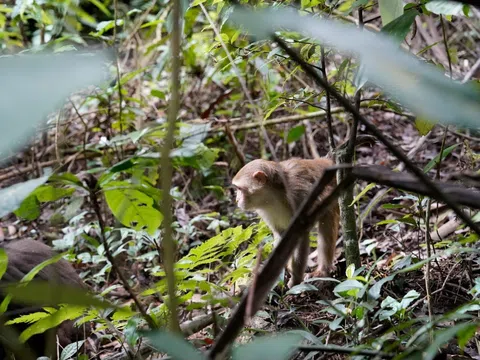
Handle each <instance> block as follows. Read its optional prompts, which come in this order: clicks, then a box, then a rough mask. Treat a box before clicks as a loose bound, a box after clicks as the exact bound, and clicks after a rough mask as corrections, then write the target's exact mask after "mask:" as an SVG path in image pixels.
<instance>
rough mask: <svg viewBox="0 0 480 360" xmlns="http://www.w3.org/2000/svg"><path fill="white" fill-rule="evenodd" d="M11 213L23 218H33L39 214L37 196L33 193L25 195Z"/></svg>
mask: <svg viewBox="0 0 480 360" xmlns="http://www.w3.org/2000/svg"><path fill="white" fill-rule="evenodd" d="M13 213H14V214H15V215H17V216H18V217H21V218H23V219H25V220H30V221H32V220H35V219H36V218H38V217H39V216H40V214H41V210H40V203H39V202H38V200H37V197H36V196H34V195H30V196H27V197H26V198H25V200H23V201H22V203H21V204H20V207H19V208H18V209H17V210H15V211H14V212H13Z"/></svg>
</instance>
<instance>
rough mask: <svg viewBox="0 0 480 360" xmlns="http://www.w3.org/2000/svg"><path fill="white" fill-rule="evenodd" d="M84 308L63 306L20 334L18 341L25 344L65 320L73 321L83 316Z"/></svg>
mask: <svg viewBox="0 0 480 360" xmlns="http://www.w3.org/2000/svg"><path fill="white" fill-rule="evenodd" d="M83 311H84V307H78V306H63V307H61V308H60V309H58V310H56V311H54V312H52V313H51V314H48V315H47V316H44V317H42V318H41V319H40V320H38V321H36V322H35V323H33V324H32V325H30V326H29V327H28V328H26V329H25V330H24V331H22V333H21V334H20V341H21V342H25V341H27V340H28V339H30V338H31V337H32V336H34V335H37V334H43V333H44V332H45V331H47V330H48V329H51V328H54V327H56V326H58V325H60V324H61V323H62V322H64V321H65V320H74V319H76V318H78V317H80V316H81V315H82V314H83Z"/></svg>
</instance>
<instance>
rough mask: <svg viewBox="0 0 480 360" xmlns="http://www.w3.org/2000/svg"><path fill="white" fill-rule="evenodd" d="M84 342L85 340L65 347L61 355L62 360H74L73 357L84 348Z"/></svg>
mask: <svg viewBox="0 0 480 360" xmlns="http://www.w3.org/2000/svg"><path fill="white" fill-rule="evenodd" d="M84 342H85V340H80V341H76V342H74V343H71V344H68V345H67V346H65V347H64V348H63V351H62V354H61V355H60V360H69V359H72V358H73V356H74V355H75V354H76V353H77V352H78V351H79V350H80V349H81V348H82V346H83V343H84Z"/></svg>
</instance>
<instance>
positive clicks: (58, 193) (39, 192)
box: [32, 185, 75, 202]
mask: <svg viewBox="0 0 480 360" xmlns="http://www.w3.org/2000/svg"><path fill="white" fill-rule="evenodd" d="M74 192H75V189H73V188H69V189H66V188H59V187H55V186H52V185H42V186H39V187H38V188H36V189H35V191H34V192H33V193H32V195H35V196H36V197H37V200H38V201H40V202H48V201H57V200H59V199H61V198H63V197H66V196H70V195H72V194H73V193H74Z"/></svg>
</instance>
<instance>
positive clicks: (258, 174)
mask: <svg viewBox="0 0 480 360" xmlns="http://www.w3.org/2000/svg"><path fill="white" fill-rule="evenodd" d="M253 178H254V179H255V180H257V181H258V182H259V183H261V184H265V183H266V182H267V174H265V173H264V172H263V171H255V172H254V173H253Z"/></svg>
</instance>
